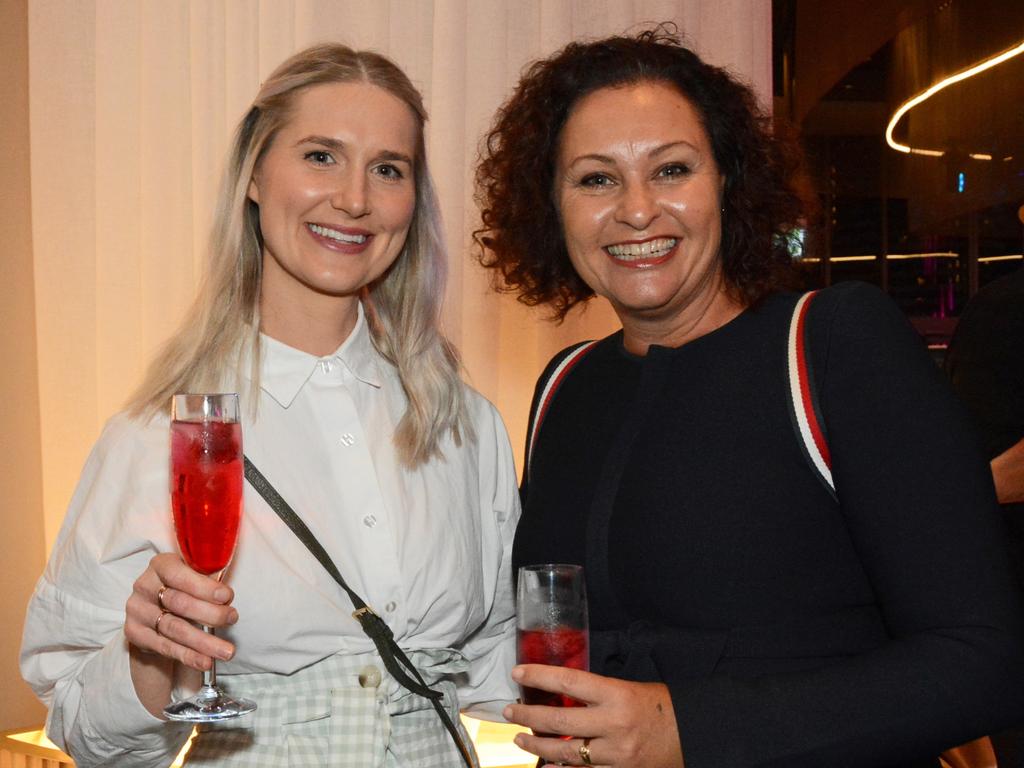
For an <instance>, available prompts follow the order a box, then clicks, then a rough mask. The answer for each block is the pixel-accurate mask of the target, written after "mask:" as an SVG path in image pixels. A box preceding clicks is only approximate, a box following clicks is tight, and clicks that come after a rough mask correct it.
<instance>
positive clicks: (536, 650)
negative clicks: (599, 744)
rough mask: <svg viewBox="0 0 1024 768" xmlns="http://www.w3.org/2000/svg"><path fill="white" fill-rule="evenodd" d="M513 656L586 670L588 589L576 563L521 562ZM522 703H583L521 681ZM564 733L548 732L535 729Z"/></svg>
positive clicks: (531, 661)
mask: <svg viewBox="0 0 1024 768" xmlns="http://www.w3.org/2000/svg"><path fill="white" fill-rule="evenodd" d="M516 634H517V639H518V644H517V645H518V652H517V660H518V662H519V663H520V664H549V665H552V666H558V667H571V668H572V669H582V670H584V671H587V670H588V669H589V668H590V652H589V641H590V636H589V623H588V616H587V592H586V585H585V583H584V579H583V567H582V566H579V565H561V564H554V563H548V564H544V565H526V566H523V567H521V568H520V569H519V582H518V587H517V591H516ZM520 691H521V693H522V700H523V703H524V704H541V705H544V706H548V707H582V706H585V705H584V704H583V703H582V702H580V701H577V700H576V699H573V698H571V697H569V696H565V695H563V694H560V693H551V692H550V691H543V690H541V689H539V688H529V687H527V686H520ZM537 735H538V736H548V737H556V738H563V739H569V738H571V737H570V736H558V735H557V734H551V733H538V734H537Z"/></svg>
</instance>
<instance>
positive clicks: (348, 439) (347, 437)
mask: <svg viewBox="0 0 1024 768" xmlns="http://www.w3.org/2000/svg"><path fill="white" fill-rule="evenodd" d="M340 440H341V444H342V445H348V446H351V445H355V444H356V438H355V435H353V434H352V433H351V432H346V433H345V434H343V435H342V436H341V438H340Z"/></svg>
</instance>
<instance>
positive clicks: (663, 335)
mask: <svg viewBox="0 0 1024 768" xmlns="http://www.w3.org/2000/svg"><path fill="white" fill-rule="evenodd" d="M724 184H725V180H724V177H723V176H722V175H721V173H720V172H719V170H718V166H717V165H716V163H715V158H714V154H713V152H712V149H711V142H710V140H709V138H708V135H707V132H706V131H705V130H704V127H703V125H702V124H701V121H700V118H699V116H698V113H697V111H696V109H695V108H694V107H693V105H692V104H691V103H690V102H689V101H688V100H687V99H686V98H684V97H683V96H682V95H680V93H679V92H678V91H677V90H675V89H674V88H672V87H671V86H668V85H665V84H663V83H660V82H643V83H639V84H633V85H627V86H622V87H614V88H603V89H601V90H598V91H595V92H593V93H591V94H589V95H587V96H585V97H584V98H582V99H581V100H580V101H579V102H578V103H577V104H576V105H575V106H574V107H573V109H572V111H571V112H570V114H569V118H568V120H567V121H566V123H565V126H564V127H563V129H562V135H561V138H560V144H559V152H558V160H557V169H556V174H555V200H556V205H557V207H558V210H559V215H560V218H561V221H562V227H563V232H564V236H565V242H566V246H567V248H568V251H569V258H570V260H571V261H572V264H573V267H575V269H576V271H577V273H578V274H579V275H580V277H581V278H582V279H583V280H584V281H585V282H586V283H587V285H589V286H590V287H591V288H592V289H593V290H594V292H595V293H597V294H598V295H600V296H604V297H605V298H607V299H608V300H609V301H610V302H611V304H612V306H613V307H614V309H615V311H616V313H617V314H618V316H619V319H620V320H621V321H622V324H623V329H624V332H625V339H626V346H627V348H630V349H631V350H633V351H640V352H642V351H645V350H646V345H647V344H650V343H657V344H664V345H667V346H678V345H679V344H682V343H685V342H686V341H688V340H690V339H691V338H696V336H700V335H702V334H703V333H706V332H708V331H709V330H712V329H713V328H716V327H718V326H719V325H721V324H722V323H723V322H726V321H727V320H728V319H731V318H732V317H733V316H735V314H736V313H737V312H738V311H739V308H738V307H736V306H735V305H734V304H733V302H732V300H731V299H730V298H729V296H728V294H727V292H726V289H725V284H724V282H723V280H722V269H721V259H720V256H719V245H720V242H721V235H722V221H721V215H720V207H721V199H722V191H723V188H724Z"/></svg>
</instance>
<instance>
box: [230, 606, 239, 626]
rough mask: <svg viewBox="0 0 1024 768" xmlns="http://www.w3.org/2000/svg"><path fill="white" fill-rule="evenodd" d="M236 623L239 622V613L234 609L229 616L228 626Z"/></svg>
mask: <svg viewBox="0 0 1024 768" xmlns="http://www.w3.org/2000/svg"><path fill="white" fill-rule="evenodd" d="M236 621H238V611H236V610H235V609H234V608H232V609H231V612H230V613H229V614H228V624H234V623H235V622H236Z"/></svg>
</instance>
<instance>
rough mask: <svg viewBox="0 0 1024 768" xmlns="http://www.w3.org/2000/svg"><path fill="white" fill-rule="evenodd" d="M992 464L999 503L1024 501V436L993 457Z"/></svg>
mask: <svg viewBox="0 0 1024 768" xmlns="http://www.w3.org/2000/svg"><path fill="white" fill-rule="evenodd" d="M990 466H991V467H992V480H993V481H994V482H995V484H996V498H998V499H999V503H1000V504H1019V503H1021V502H1024V438H1021V439H1020V440H1018V441H1017V442H1016V443H1014V444H1013V445H1011V446H1010V447H1009V448H1007V449H1006V450H1005V451H1003V452H1002V453H1001V454H999V455H998V456H996V457H995V458H994V459H992V463H991V465H990Z"/></svg>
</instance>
